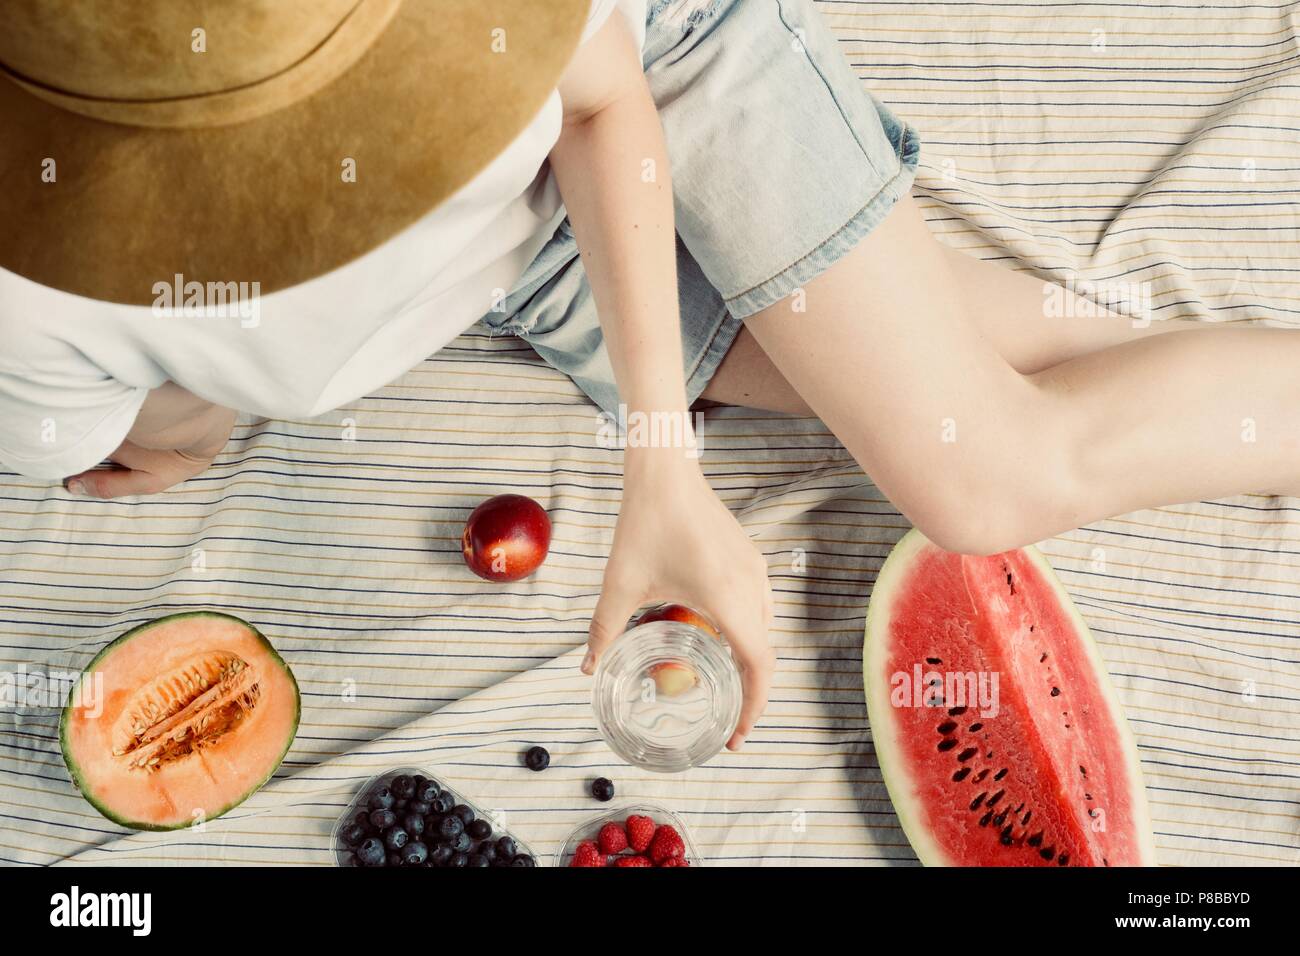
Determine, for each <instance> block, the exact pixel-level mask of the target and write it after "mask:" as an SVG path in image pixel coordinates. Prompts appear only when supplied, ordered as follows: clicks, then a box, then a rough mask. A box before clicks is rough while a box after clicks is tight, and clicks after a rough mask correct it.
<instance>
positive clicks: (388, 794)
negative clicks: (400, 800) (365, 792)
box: [369, 787, 396, 810]
mask: <svg viewBox="0 0 1300 956" xmlns="http://www.w3.org/2000/svg"><path fill="white" fill-rule="evenodd" d="M395 799H396V797H394V796H393V791H391V790H389V789H388V788H387V787H380V788H379V789H378V790H376V791H374V792H373V793H371V794H370V801H369V802H370V809H371V810H391V809H392V808H393V801H394V800H395Z"/></svg>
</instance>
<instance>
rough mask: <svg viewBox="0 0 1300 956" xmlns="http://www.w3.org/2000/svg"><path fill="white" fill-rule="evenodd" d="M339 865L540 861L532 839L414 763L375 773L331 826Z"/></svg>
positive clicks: (471, 864)
mask: <svg viewBox="0 0 1300 956" xmlns="http://www.w3.org/2000/svg"><path fill="white" fill-rule="evenodd" d="M332 845H333V847H334V859H335V862H336V863H337V864H338V865H339V866H405V867H421V866H424V867H429V866H432V867H451V868H453V869H460V868H463V867H470V868H472V867H485V866H519V867H529V866H537V858H536V856H534V854H533V851H532V850H531V849H529V847H528V845H527V844H525V843H523V842H521V841H519V840H517V839H515V838H514V837H513V836H511V835H510V834H509V833H506V832H504V831H499V830H497V829H496V828H495V827H494V826H493V824H492V822H491V818H490V815H488V814H484V813H483V811H482V810H480V809H479V808H478V807H476V806H475V805H474V804H472V803H470V802H469V801H468V800H466V799H465V798H464V797H463V796H460V795H458V794H456V793H455V792H454V791H453V790H451V789H450V788H448V787H447V786H445V785H444V784H442V783H440V782H439V781H438V780H437V779H435V778H434V776H433V774H431V773H429V772H428V771H427V770H421V769H419V768H417V767H395V768H394V769H392V770H387V771H385V772H384V773H381V774H377V775H376V776H374V777H371V778H370V779H369V780H368V781H366V783H365V784H364V785H363V786H362V787H361V788H360V789H359V790H358V791H357V795H356V796H355V797H353V798H352V802H351V803H350V804H349V805H348V808H347V810H345V811H344V813H343V815H342V816H341V817H339V820H338V823H336V824H335V825H334V833H333V843H332Z"/></svg>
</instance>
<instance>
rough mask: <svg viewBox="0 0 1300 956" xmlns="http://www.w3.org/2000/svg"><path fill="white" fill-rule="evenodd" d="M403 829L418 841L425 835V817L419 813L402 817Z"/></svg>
mask: <svg viewBox="0 0 1300 956" xmlns="http://www.w3.org/2000/svg"><path fill="white" fill-rule="evenodd" d="M402 829H403V830H405V831H406V832H407V833H409V834H410V835H411V836H413V837H416V838H417V839H418V838H419V837H420V836H421V835H423V833H424V817H422V816H420V815H419V814H418V813H408V814H407V815H406V816H404V817H402Z"/></svg>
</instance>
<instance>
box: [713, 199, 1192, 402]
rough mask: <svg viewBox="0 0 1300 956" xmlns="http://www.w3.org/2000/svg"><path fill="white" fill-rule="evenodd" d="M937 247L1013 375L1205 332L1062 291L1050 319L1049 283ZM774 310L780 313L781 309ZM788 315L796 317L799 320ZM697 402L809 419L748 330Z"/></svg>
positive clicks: (910, 210)
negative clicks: (1061, 302)
mask: <svg viewBox="0 0 1300 956" xmlns="http://www.w3.org/2000/svg"><path fill="white" fill-rule="evenodd" d="M920 215H921V213H920V209H919V207H918V206H917V205H916V202H915V200H913V199H912V197H910V196H905V197H904V198H903V199H902V200H900V201H899V204H898V207H897V208H895V209H894V210H892V211H891V212H890V218H891V219H893V218H896V217H898V216H904V217H906V216H914V217H919V216H920ZM939 248H940V250H941V251H942V252H943V255H944V258H945V259H946V260H947V261H948V264H949V267H950V269H951V271H952V276H953V280H954V281H955V282H956V283H957V284H958V286H959V287H960V288H961V290H962V295H963V298H964V299H965V300H966V302H967V303H969V309H968V313H969V315H970V317H971V319H972V320H973V321H974V322H975V323H976V324H977V326H978V327H979V329H980V331H981V332H982V333H983V334H984V336H985V337H986V338H987V339H988V340H989V341H990V342H991V343H992V344H993V347H994V348H995V349H997V351H998V353H999V354H1000V355H1001V356H1002V357H1003V358H1004V359H1006V360H1007V362H1009V363H1010V364H1011V366H1012V367H1013V368H1015V369H1016V370H1017V371H1019V372H1024V373H1026V374H1029V373H1033V372H1040V371H1042V370H1043V369H1046V368H1051V367H1052V366H1053V365H1059V364H1060V363H1061V362H1067V361H1069V360H1070V359H1073V358H1078V357H1079V356H1081V355H1087V354H1088V353H1089V352H1096V351H1098V350H1099V349H1104V348H1109V347H1110V346H1112V345H1120V344H1122V343H1124V342H1129V341H1132V340H1133V339H1138V338H1143V337H1145V336H1148V335H1156V334H1159V333H1161V332H1175V331H1179V330H1184V329H1190V328H1203V327H1204V326H1202V325H1201V324H1200V323H1198V322H1191V321H1186V320H1174V321H1165V322H1161V321H1152V322H1150V323H1142V322H1137V323H1135V322H1134V320H1133V319H1131V318H1129V317H1127V316H1122V315H1116V314H1114V313H1112V312H1108V311H1106V310H1105V309H1098V308H1097V307H1096V306H1094V305H1093V304H1092V303H1091V302H1089V301H1086V300H1084V299H1081V298H1079V297H1078V296H1076V295H1074V293H1073V292H1069V291H1067V290H1065V289H1060V290H1059V292H1060V294H1061V295H1062V296H1063V297H1064V298H1065V299H1066V300H1068V305H1067V307H1065V308H1063V309H1061V311H1062V312H1064V313H1065V315H1063V316H1054V317H1049V316H1048V315H1047V314H1046V310H1045V308H1044V304H1045V296H1044V290H1045V288H1047V287H1048V286H1049V284H1048V283H1046V282H1044V280H1042V279H1038V278H1035V277H1034V276H1031V275H1027V274H1025V273H1021V272H1013V271H1011V270H1010V269H1008V268H1007V267H1006V266H1004V265H1003V264H1002V263H998V262H984V261H982V260H979V259H975V258H973V257H971V256H968V255H966V254H965V253H962V252H959V251H957V250H956V249H951V248H949V247H947V246H944V245H942V244H939ZM773 308H779V304H778V305H777V306H774V307H773ZM787 314H789V313H787ZM790 318H791V320H792V321H798V320H799V316H797V315H790ZM862 328H863V330H864V332H865V333H866V334H868V335H869V334H870V330H871V312H870V307H868V308H867V311H866V313H865V314H864V315H863V326H862ZM702 397H703V398H706V399H708V400H710V401H714V402H720V403H722V404H726V405H747V406H749V407H751V408H766V409H770V410H771V411H776V412H791V413H794V414H802V415H807V414H810V410H809V408H808V404H807V403H806V402H804V401H803V399H802V398H800V397H799V393H798V392H797V391H795V389H794V388H793V386H791V385H790V383H789V382H787V381H786V380H785V377H784V376H782V375H781V373H780V372H779V371H778V370H777V368H776V366H775V365H773V364H772V360H771V359H770V358H768V356H767V353H766V352H764V351H763V349H762V347H761V346H759V344H758V342H757V341H756V340H755V339H754V337H753V334H752V333H750V332H749V331H748V330H747V329H742V330H741V332H740V335H739V336H738V337H737V338H736V343H735V345H733V346H732V348H731V350H730V351H728V352H727V355H726V357H725V358H724V359H723V361H722V364H721V365H720V366H719V367H718V371H717V373H716V374H715V375H714V377H713V379H712V380H711V381H710V382H709V385H708V387H707V388H706V389H705V390H704V395H703V396H702Z"/></svg>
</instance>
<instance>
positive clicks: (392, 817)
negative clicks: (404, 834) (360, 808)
mask: <svg viewBox="0 0 1300 956" xmlns="http://www.w3.org/2000/svg"><path fill="white" fill-rule="evenodd" d="M396 822H397V814H396V813H394V812H393V811H392V810H371V811H370V825H371V826H372V827H374V828H375V829H376V830H387V829H388V828H389V827H391V826H392V825H393V824H394V823H396Z"/></svg>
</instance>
